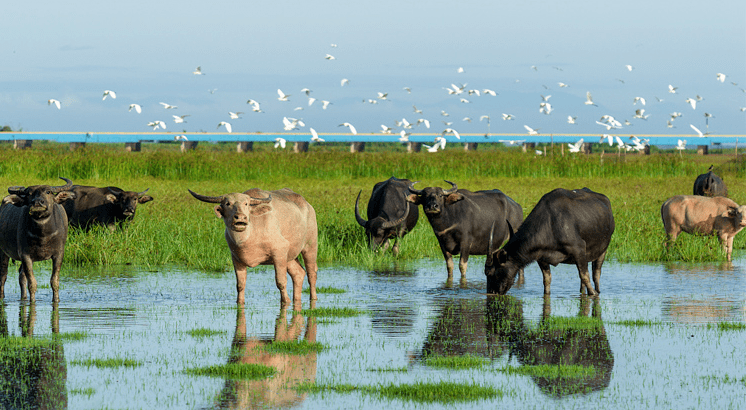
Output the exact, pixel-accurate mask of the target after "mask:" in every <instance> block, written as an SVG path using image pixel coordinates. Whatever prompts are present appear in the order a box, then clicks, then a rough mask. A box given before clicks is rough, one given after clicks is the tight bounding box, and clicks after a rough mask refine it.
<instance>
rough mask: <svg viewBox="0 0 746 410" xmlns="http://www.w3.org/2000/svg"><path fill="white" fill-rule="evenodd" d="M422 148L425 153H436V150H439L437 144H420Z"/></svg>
mask: <svg viewBox="0 0 746 410" xmlns="http://www.w3.org/2000/svg"><path fill="white" fill-rule="evenodd" d="M422 146H423V147H425V148H426V149H427V152H438V148H440V145H438V144H435V145H432V146H430V145H427V144H422Z"/></svg>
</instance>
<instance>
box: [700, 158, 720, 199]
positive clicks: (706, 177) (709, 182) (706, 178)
mask: <svg viewBox="0 0 746 410" xmlns="http://www.w3.org/2000/svg"><path fill="white" fill-rule="evenodd" d="M694 195H701V196H725V197H727V196H728V187H727V186H725V182H723V180H722V179H720V177H719V176H717V175H715V173H713V172H712V165H710V168H709V169H708V170H707V173H706V174H702V175H700V176H698V177H697V179H696V180H695V181H694Z"/></svg>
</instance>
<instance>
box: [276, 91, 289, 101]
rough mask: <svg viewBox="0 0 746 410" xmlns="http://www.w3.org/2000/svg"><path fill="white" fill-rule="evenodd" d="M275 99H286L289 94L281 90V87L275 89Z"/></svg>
mask: <svg viewBox="0 0 746 410" xmlns="http://www.w3.org/2000/svg"><path fill="white" fill-rule="evenodd" d="M277 95H278V97H277V99H278V100H280V101H288V97H290V94H287V95H285V93H283V92H282V90H281V89H279V88H278V89H277Z"/></svg>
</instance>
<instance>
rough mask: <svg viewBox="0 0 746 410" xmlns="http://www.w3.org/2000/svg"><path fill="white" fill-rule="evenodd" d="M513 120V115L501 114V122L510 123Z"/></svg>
mask: <svg viewBox="0 0 746 410" xmlns="http://www.w3.org/2000/svg"><path fill="white" fill-rule="evenodd" d="M513 119H515V116H514V115H513V114H505V113H503V121H510V120H513Z"/></svg>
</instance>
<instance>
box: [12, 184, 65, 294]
mask: <svg viewBox="0 0 746 410" xmlns="http://www.w3.org/2000/svg"><path fill="white" fill-rule="evenodd" d="M62 179H64V180H65V181H66V182H67V184H66V185H63V186H49V185H34V186H30V187H28V188H25V187H22V186H14V187H10V188H8V192H9V193H10V195H8V196H6V197H5V198H3V202H2V205H0V299H2V298H3V297H5V293H4V290H5V280H6V279H7V278H8V263H9V262H10V259H13V260H17V261H21V267H20V268H19V270H18V276H19V278H18V281H19V283H20V284H21V298H22V299H25V298H26V290H27V289H28V293H29V295H30V300H31V301H32V302H33V301H35V300H36V278H35V277H34V269H33V263H34V262H37V261H45V260H49V259H51V260H52V278H51V279H50V285H51V287H52V293H53V299H52V300H53V301H54V302H59V300H60V296H59V289H60V269H61V267H62V258H63V257H64V255H65V242H66V241H67V215H66V214H65V210H64V209H63V208H62V206H61V205H60V203H61V202H64V201H66V200H67V199H68V198H70V197H71V196H72V195H73V194H72V193H70V192H67V190H68V189H70V187H71V186H72V181H70V180H69V179H67V178H62Z"/></svg>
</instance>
